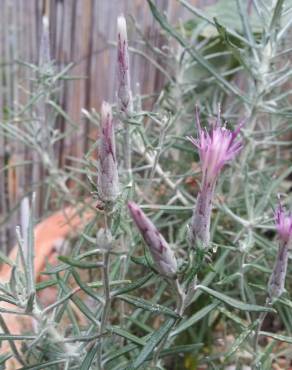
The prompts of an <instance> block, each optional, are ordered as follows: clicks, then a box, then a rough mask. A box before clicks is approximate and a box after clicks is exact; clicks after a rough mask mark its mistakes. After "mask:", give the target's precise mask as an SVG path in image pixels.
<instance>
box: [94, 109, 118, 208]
mask: <svg viewBox="0 0 292 370" xmlns="http://www.w3.org/2000/svg"><path fill="white" fill-rule="evenodd" d="M118 193H119V178H118V166H117V158H116V145H115V134H114V127H113V118H112V109H111V106H110V105H109V104H108V103H106V102H103V103H102V107H101V138H100V144H99V163H98V194H99V197H100V199H101V200H102V201H104V202H113V201H114V200H115V199H116V198H117V196H118Z"/></svg>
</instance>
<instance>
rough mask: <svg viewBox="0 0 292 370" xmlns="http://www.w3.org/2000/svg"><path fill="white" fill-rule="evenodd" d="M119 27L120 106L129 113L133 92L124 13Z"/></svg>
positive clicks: (120, 17) (119, 20)
mask: <svg viewBox="0 0 292 370" xmlns="http://www.w3.org/2000/svg"><path fill="white" fill-rule="evenodd" d="M117 29H118V30H117V33H118V99H119V108H120V110H121V111H122V112H125V113H126V114H128V113H129V112H130V111H131V110H132V93H131V87H130V71H129V53H128V36H127V23H126V19H125V17H124V16H123V15H120V16H119V17H118V21H117Z"/></svg>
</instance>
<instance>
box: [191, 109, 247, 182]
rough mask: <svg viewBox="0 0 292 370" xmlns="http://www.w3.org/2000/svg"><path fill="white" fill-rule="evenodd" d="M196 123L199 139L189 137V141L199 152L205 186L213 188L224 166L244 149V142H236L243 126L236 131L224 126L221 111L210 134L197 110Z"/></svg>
mask: <svg viewBox="0 0 292 370" xmlns="http://www.w3.org/2000/svg"><path fill="white" fill-rule="evenodd" d="M196 121H197V127H198V132H199V135H198V139H194V138H193V137H188V139H189V140H190V141H191V142H192V143H193V144H194V145H195V146H196V147H197V148H198V150H199V155H200V162H201V167H202V172H203V178H202V184H203V186H213V185H214V184H215V183H216V180H217V178H218V175H219V173H220V171H221V170H222V168H223V166H224V165H225V164H226V163H227V162H229V161H230V160H232V159H233V158H234V157H235V155H236V154H237V153H238V152H239V151H240V150H241V148H242V141H240V140H236V137H237V135H238V133H239V131H240V129H241V127H242V125H239V126H238V128H237V129H236V130H235V131H231V130H229V129H227V128H226V127H225V126H222V125H221V122H220V121H221V119H220V110H219V112H218V117H217V120H216V123H215V124H214V125H213V127H212V128H211V130H210V132H208V131H207V130H206V129H205V130H203V129H202V127H201V124H200V118H199V113H198V109H197V108H196Z"/></svg>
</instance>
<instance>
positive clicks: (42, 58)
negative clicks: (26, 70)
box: [39, 15, 51, 68]
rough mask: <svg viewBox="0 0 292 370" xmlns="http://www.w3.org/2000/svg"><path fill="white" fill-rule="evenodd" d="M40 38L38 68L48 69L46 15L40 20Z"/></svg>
mask: <svg viewBox="0 0 292 370" xmlns="http://www.w3.org/2000/svg"><path fill="white" fill-rule="evenodd" d="M42 26H43V27H42V36H41V43H40V52H39V66H40V67H43V68H44V67H46V68H48V65H49V64H50V63H51V51H50V34H49V19H48V17H47V16H46V15H44V16H43V19H42Z"/></svg>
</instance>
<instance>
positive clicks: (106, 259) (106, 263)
mask: <svg viewBox="0 0 292 370" xmlns="http://www.w3.org/2000/svg"><path fill="white" fill-rule="evenodd" d="M105 232H106V233H107V232H108V215H107V214H105ZM110 249H111V248H110V246H108V245H107V246H106V250H105V251H104V254H103V276H102V278H103V289H104V307H103V311H102V315H101V321H100V328H99V334H100V335H102V333H103V332H104V330H105V327H106V324H107V320H108V316H109V312H110V308H111V296H110V278H109V275H110V274H109V272H110ZM98 368H99V369H100V370H102V339H101V337H100V339H99V347H98Z"/></svg>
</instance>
